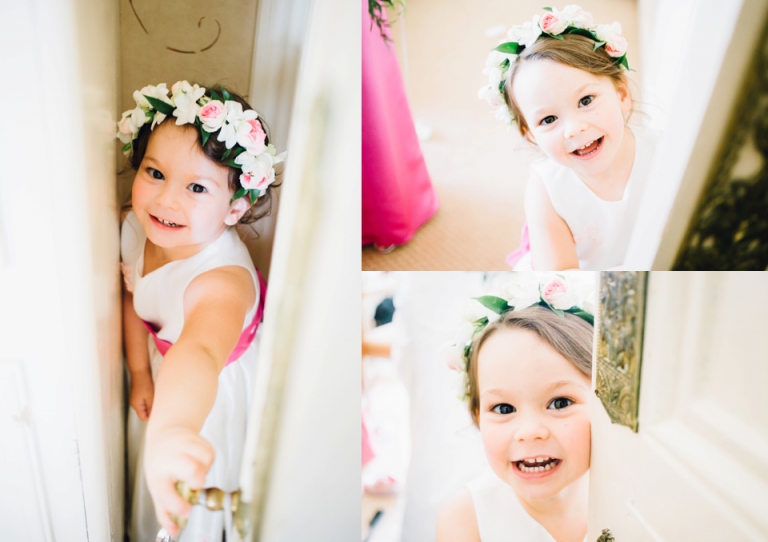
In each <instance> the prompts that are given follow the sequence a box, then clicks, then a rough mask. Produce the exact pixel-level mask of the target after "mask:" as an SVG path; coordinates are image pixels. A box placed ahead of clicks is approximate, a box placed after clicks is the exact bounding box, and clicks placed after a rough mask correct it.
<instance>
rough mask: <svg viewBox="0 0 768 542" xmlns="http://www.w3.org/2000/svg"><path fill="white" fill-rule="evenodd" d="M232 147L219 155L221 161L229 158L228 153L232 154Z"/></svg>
mask: <svg viewBox="0 0 768 542" xmlns="http://www.w3.org/2000/svg"><path fill="white" fill-rule="evenodd" d="M232 149H234V147H232ZM232 149H227V151H226V152H225V153H224V155H223V156H222V157H221V161H222V162H226V161H227V160H229V155H230V154H232Z"/></svg>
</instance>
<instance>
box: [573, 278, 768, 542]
mask: <svg viewBox="0 0 768 542" xmlns="http://www.w3.org/2000/svg"><path fill="white" fill-rule="evenodd" d="M614 278H615V277H614ZM601 280H602V281H603V284H605V281H606V280H609V281H610V280H613V279H611V278H610V277H606V276H605V274H604V276H603V278H602V279H601ZM614 283H616V281H615V280H614ZM629 283H631V281H629V282H627V283H626V284H629ZM619 290H620V289H619V288H614V290H613V292H614V294H615V293H616V292H618V291H619ZM604 292H605V290H604ZM621 295H623V296H624V297H623V298H622V299H624V301H623V304H624V307H625V309H624V313H623V314H624V315H623V316H622V317H618V318H617V317H615V316H614V317H613V318H608V320H610V323H609V326H610V328H609V329H606V325H605V319H602V318H603V316H604V314H602V313H601V319H602V320H601V322H600V323H599V324H598V344H599V341H600V340H601V339H600V338H599V337H600V336H601V334H606V333H607V336H608V337H609V339H610V340H615V342H616V343H617V344H624V345H629V346H627V347H625V348H624V349H623V350H622V352H623V353H626V352H631V351H633V350H634V351H635V352H637V353H639V354H640V356H641V358H642V363H641V367H640V370H639V372H638V373H637V374H638V375H639V377H640V380H639V411H638V415H637V422H638V429H637V432H634V431H633V430H632V429H630V428H629V427H627V426H625V425H620V424H612V423H611V422H610V420H609V419H608V415H607V414H606V410H605V409H603V406H602V404H601V403H600V402H599V401H596V404H595V415H594V417H593V420H594V421H593V427H592V446H593V449H592V467H591V474H590V512H589V514H590V518H589V537H588V540H590V541H592V540H597V537H598V536H599V535H600V533H601V531H602V529H606V528H608V529H610V531H611V532H612V534H613V535H614V537H615V539H616V541H617V542H628V541H629V542H631V541H646V540H657V541H661V540H668V541H674V540H697V541H700V542H707V541H712V542H719V541H723V540H766V539H768V515H766V514H765V511H766V510H767V509H768V415H766V413H765V409H764V408H763V407H762V403H763V399H762V398H763V396H764V393H765V390H766V388H767V387H768V333H766V329H768V315H766V311H765V307H766V304H768V274H764V273H736V272H732V273H703V272H700V273H681V272H666V273H665V272H653V273H650V275H649V278H648V281H647V297H646V304H645V317H644V318H640V317H638V318H636V320H635V321H634V323H633V321H632V315H633V314H634V315H635V316H637V315H638V311H639V310H640V309H639V308H638V309H637V310H635V309H634V308H632V307H631V306H632V304H633V303H632V301H631V297H632V296H631V295H630V294H628V293H627V291H626V290H625V291H624V293H623V294H621ZM601 296H602V298H603V299H602V300H601V303H604V302H605V301H606V299H608V298H610V295H609V294H605V293H603V294H601ZM628 306H629V307H630V308H629V309H627V308H626V307H628ZM638 307H639V305H638ZM643 321H644V329H642V330H638V328H637V326H639V325H642V323H643ZM635 324H636V325H637V326H635ZM638 332H641V333H642V334H643V336H644V339H643V340H642V350H641V351H639V352H638V350H639V349H637V348H635V347H633V346H631V345H632V344H633V342H632V339H631V335H632V334H633V333H635V334H636V335H635V336H640V335H637V333H638ZM598 352H600V348H599V347H598ZM598 357H599V354H598ZM598 363H600V361H598ZM627 365H629V366H631V363H629V364H627ZM626 372H627V373H628V374H629V373H632V372H633V371H632V370H629V371H626ZM597 380H599V378H597ZM599 388H600V385H599V384H598V391H599ZM609 395H611V394H609ZM612 396H613V397H614V399H615V400H612V401H610V400H609V405H610V404H611V403H612V406H610V407H609V408H614V407H616V406H617V405H618V409H619V410H624V411H628V410H631V408H630V406H631V404H632V402H633V401H632V393H631V391H628V392H627V393H625V394H623V395H622V394H621V393H614V394H612ZM619 397H622V399H618V400H616V398H619Z"/></svg>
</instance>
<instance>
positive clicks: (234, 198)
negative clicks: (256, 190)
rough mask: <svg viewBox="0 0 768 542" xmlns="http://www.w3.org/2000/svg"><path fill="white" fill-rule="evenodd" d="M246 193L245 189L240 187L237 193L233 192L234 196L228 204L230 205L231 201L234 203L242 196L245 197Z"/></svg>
mask: <svg viewBox="0 0 768 542" xmlns="http://www.w3.org/2000/svg"><path fill="white" fill-rule="evenodd" d="M246 192H247V190H246V189H245V188H242V187H241V188H240V189H239V190H238V191H237V192H235V195H234V196H232V199H231V200H229V203H230V204H231V203H232V202H233V201H235V200H239V199H240V198H242V197H243V196H245V193H246Z"/></svg>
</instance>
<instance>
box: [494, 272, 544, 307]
mask: <svg viewBox="0 0 768 542" xmlns="http://www.w3.org/2000/svg"><path fill="white" fill-rule="evenodd" d="M500 295H501V297H503V298H504V299H506V300H507V303H509V304H510V305H512V306H513V307H515V310H521V309H525V308H527V307H530V306H531V305H535V304H536V303H538V302H539V301H540V299H541V294H540V293H539V279H538V278H537V277H536V276H535V275H534V274H532V273H515V278H514V279H513V280H511V281H509V282H508V283H506V284H504V285H503V286H502V287H501V291H500Z"/></svg>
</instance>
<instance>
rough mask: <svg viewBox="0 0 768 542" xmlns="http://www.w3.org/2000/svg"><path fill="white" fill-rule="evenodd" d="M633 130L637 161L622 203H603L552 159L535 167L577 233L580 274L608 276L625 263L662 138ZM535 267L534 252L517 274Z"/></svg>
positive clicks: (556, 206)
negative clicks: (657, 147)
mask: <svg viewBox="0 0 768 542" xmlns="http://www.w3.org/2000/svg"><path fill="white" fill-rule="evenodd" d="M630 129H631V130H632V133H633V134H634V135H635V160H634V162H633V164H632V171H631V173H630V175H629V180H628V181H627V185H626V187H625V188H624V195H623V197H622V198H621V200H619V201H605V200H603V199H600V198H599V197H597V195H595V193H594V192H592V190H591V189H590V188H589V187H588V186H587V185H586V184H584V182H583V181H582V180H581V179H579V177H578V176H577V175H576V173H574V171H573V170H572V169H570V168H567V167H565V166H563V165H560V164H558V163H557V162H555V161H554V160H552V159H551V158H542V159H539V160H536V161H535V162H533V163H532V164H531V173H532V174H534V175H537V176H538V177H539V178H540V179H541V180H542V181H543V183H544V186H545V187H546V189H547V193H548V194H549V198H550V200H551V201H552V206H553V207H554V209H555V211H556V212H557V214H558V215H560V216H561V217H562V219H563V220H565V223H566V224H568V227H569V228H570V230H571V233H572V234H573V239H574V241H575V242H576V254H577V256H578V258H579V268H580V269H583V270H589V271H604V270H607V269H611V268H613V267H617V266H620V265H622V264H623V263H624V258H625V256H626V253H627V247H628V245H629V239H630V237H631V235H632V229H633V227H634V224H635V220H636V218H637V211H638V208H639V204H640V200H641V198H642V195H643V191H644V189H645V185H646V183H647V179H648V174H649V169H650V167H651V163H652V158H653V152H654V149H655V146H656V142H657V141H658V138H659V132H657V131H656V130H653V129H650V128H641V127H637V126H631V127H630ZM530 268H531V262H530V253H528V254H526V255H525V256H524V257H523V258H522V259H521V260H520V261H519V262H518V263H517V264H516V265H515V269H516V270H530ZM543 271H544V270H543Z"/></svg>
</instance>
